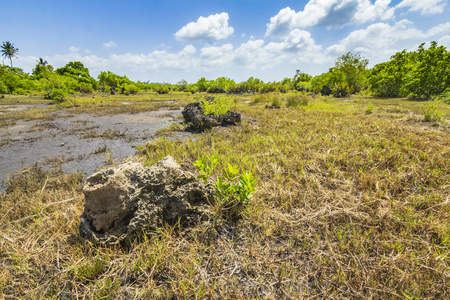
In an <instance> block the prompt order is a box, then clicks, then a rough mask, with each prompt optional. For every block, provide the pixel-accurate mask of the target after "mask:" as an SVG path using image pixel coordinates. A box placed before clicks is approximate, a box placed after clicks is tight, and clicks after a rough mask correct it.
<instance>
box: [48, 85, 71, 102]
mask: <svg viewBox="0 0 450 300" xmlns="http://www.w3.org/2000/svg"><path fill="white" fill-rule="evenodd" d="M47 98H48V99H52V100H53V102H55V103H61V102H63V101H64V100H66V98H67V92H66V91H65V90H63V89H58V88H56V89H53V90H52V92H51V93H50V94H48V96H47Z"/></svg>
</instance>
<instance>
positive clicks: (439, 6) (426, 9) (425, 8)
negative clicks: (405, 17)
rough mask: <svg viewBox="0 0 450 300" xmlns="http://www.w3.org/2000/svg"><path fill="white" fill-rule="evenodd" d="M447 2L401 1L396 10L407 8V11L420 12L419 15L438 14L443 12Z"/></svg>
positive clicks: (439, 0)
mask: <svg viewBox="0 0 450 300" xmlns="http://www.w3.org/2000/svg"><path fill="white" fill-rule="evenodd" d="M446 4H447V0H403V1H402V2H400V4H398V5H397V7H398V8H409V9H408V11H420V14H422V15H426V14H440V13H443V12H444V8H445V5H446Z"/></svg>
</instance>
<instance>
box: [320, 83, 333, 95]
mask: <svg viewBox="0 0 450 300" xmlns="http://www.w3.org/2000/svg"><path fill="white" fill-rule="evenodd" d="M320 93H321V94H322V96H329V95H331V93H332V91H331V89H330V88H329V87H328V86H326V85H324V86H323V87H322V89H321V90H320Z"/></svg>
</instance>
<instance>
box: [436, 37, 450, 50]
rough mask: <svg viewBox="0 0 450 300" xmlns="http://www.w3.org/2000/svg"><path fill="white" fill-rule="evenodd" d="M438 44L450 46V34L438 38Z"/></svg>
mask: <svg viewBox="0 0 450 300" xmlns="http://www.w3.org/2000/svg"><path fill="white" fill-rule="evenodd" d="M438 44H439V45H442V46H444V47H447V48H450V35H446V36H443V37H441V38H440V39H439V40H438Z"/></svg>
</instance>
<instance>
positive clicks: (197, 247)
mask: <svg viewBox="0 0 450 300" xmlns="http://www.w3.org/2000/svg"><path fill="white" fill-rule="evenodd" d="M137 97H139V96H137ZM165 97H168V98H167V100H169V99H170V95H168V96H167V95H165ZM179 97H180V98H179V99H177V102H176V103H173V104H171V105H182V104H183V103H187V102H189V101H194V100H195V99H194V97H195V98H196V99H198V97H200V96H195V95H194V96H187V95H184V96H183V95H180V96H179ZM229 97H231V98H233V99H234V100H235V101H236V111H238V112H240V113H242V114H243V116H244V121H243V123H242V124H241V125H240V126H235V127H228V128H225V129H224V128H220V129H213V130H211V131H208V132H204V133H202V134H197V135H195V136H194V137H193V138H191V139H189V140H187V141H169V140H168V139H165V138H161V139H159V140H157V141H154V142H150V143H148V144H147V145H145V146H143V147H142V148H141V149H140V150H139V152H138V153H137V155H136V157H134V158H132V159H133V160H136V161H141V162H143V163H144V164H148V165H150V164H153V163H155V162H156V161H158V160H159V159H161V158H162V157H164V156H166V155H172V156H173V157H174V158H175V159H176V160H177V161H178V162H179V163H180V164H182V165H183V166H185V167H186V168H189V169H192V170H194V168H193V167H192V163H193V162H194V161H195V160H196V159H198V158H199V157H200V156H202V155H214V154H219V157H220V164H221V165H222V166H223V165H226V164H227V163H232V164H237V165H239V166H240V167H241V168H242V169H245V170H250V171H252V172H253V174H254V175H255V176H256V177H258V178H259V182H258V184H257V192H256V193H255V194H254V196H253V199H252V200H251V202H250V203H249V205H248V207H247V209H246V211H245V213H244V215H243V216H242V218H240V219H238V220H233V221H225V220H221V221H220V222H219V223H218V224H217V225H216V226H215V228H214V230H213V229H212V227H211V226H210V225H211V224H209V225H208V224H200V225H198V226H193V227H189V228H188V227H186V228H184V227H183V226H181V225H180V224H167V226H165V227H163V228H158V229H156V230H155V231H154V232H152V233H149V235H148V236H147V237H146V238H145V239H143V240H142V241H140V242H138V243H136V244H135V245H134V246H133V247H131V248H130V249H119V248H102V247H98V246H94V245H92V244H90V243H89V242H86V241H84V240H82V239H80V238H79V235H78V224H79V217H80V215H81V213H82V210H83V196H82V192H81V189H82V176H81V175H80V174H62V173H61V172H58V171H54V172H45V171H43V170H41V169H39V168H38V167H30V168H29V169H27V170H24V171H23V172H22V173H23V174H22V175H21V176H19V177H17V178H16V179H14V180H12V181H11V182H10V186H9V188H8V191H7V192H6V193H5V194H3V195H1V196H0V232H1V234H0V295H2V296H0V297H4V298H6V299H16V298H20V299H23V298H27V299H40V298H54V299H65V298H67V299H83V298H94V299H122V298H125V299H244V298H245V299H330V298H331V299H349V298H350V299H371V298H372V299H446V298H450V219H449V218H448V216H449V213H450V168H449V166H450V131H449V130H450V128H449V117H450V105H448V104H445V103H441V102H433V105H435V109H434V112H435V113H436V114H440V116H441V117H440V118H441V120H440V121H435V122H424V121H423V120H424V116H423V114H424V108H426V107H427V106H428V105H429V103H428V102H421V101H410V100H407V99H375V98H372V97H353V98H351V99H333V98H328V97H315V98H311V97H308V98H307V101H305V100H304V99H300V100H299V103H298V105H294V102H295V99H291V100H289V99H285V96H280V95H269V96H266V97H263V98H262V99H259V100H257V101H253V99H254V96H251V95H247V96H229ZM273 97H278V98H279V99H278V103H279V104H281V108H280V109H266V108H265V104H266V102H267V103H269V104H270V102H272V101H273ZM305 97H306V96H305ZM126 99H133V98H131V97H130V98H126ZM152 99H153V98H152ZM81 100H82V99H81ZM81 100H79V102H78V104H77V105H81V106H78V107H67V108H65V109H68V110H70V109H73V110H74V111H75V110H77V109H80V110H81V109H91V110H98V111H103V110H104V111H105V112H108V113H113V112H115V111H120V110H121V109H126V108H123V107H129V106H130V105H124V104H121V102H123V101H125V100H124V98H120V97H118V96H117V98H114V99H106V100H104V101H103V102H102V103H90V104H89V105H87V104H86V105H85V106H83V105H84V104H83V103H81V104H80V102H82V101H81ZM94 100H95V99H94ZM84 101H86V102H89V101H92V100H90V99H84ZM130 101H133V100H130ZM145 101H146V99H144V98H140V99H139V100H136V102H137V103H144V102H145ZM305 102H306V103H305ZM288 103H290V104H288ZM287 104H288V105H287ZM138 105H141V104H138ZM286 105H287V106H286ZM424 105H425V106H424ZM180 128H183V127H181V126H180V127H177V126H173V127H172V128H171V129H172V130H177V129H180ZM169 131H170V130H168V131H167V133H168V132H169ZM161 134H164V131H162V132H161ZM211 236H212V238H210V237H211Z"/></svg>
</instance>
